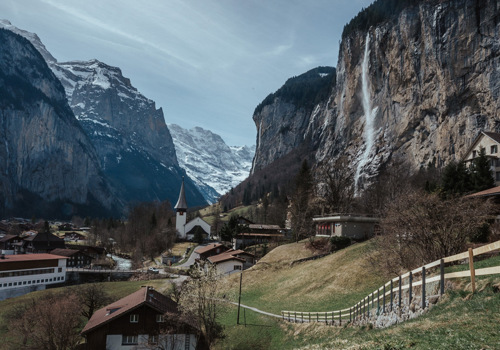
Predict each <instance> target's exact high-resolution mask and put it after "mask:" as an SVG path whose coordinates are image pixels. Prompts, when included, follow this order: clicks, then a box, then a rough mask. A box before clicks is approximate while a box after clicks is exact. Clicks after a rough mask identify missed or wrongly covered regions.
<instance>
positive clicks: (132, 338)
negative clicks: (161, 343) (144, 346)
mask: <svg viewBox="0 0 500 350" xmlns="http://www.w3.org/2000/svg"><path fill="white" fill-rule="evenodd" d="M137 344H139V340H138V337H137V335H122V345H137Z"/></svg>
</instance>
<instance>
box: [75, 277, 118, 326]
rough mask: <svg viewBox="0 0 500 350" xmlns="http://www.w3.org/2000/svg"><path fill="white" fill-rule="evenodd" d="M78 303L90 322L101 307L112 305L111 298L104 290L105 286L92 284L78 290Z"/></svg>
mask: <svg viewBox="0 0 500 350" xmlns="http://www.w3.org/2000/svg"><path fill="white" fill-rule="evenodd" d="M76 295H77V297H78V301H79V303H80V305H81V314H82V316H84V317H86V318H87V319H88V320H90V318H91V317H92V315H93V314H94V312H95V311H96V310H98V309H100V308H101V307H104V306H106V305H108V304H109V303H111V301H112V300H111V297H110V296H109V294H108V293H107V292H106V291H105V290H104V286H103V285H102V284H100V283H90V284H85V285H83V286H79V287H78V289H77V290H76Z"/></svg>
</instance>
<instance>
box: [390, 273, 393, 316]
mask: <svg viewBox="0 0 500 350" xmlns="http://www.w3.org/2000/svg"><path fill="white" fill-rule="evenodd" d="M392 302H393V295H392V280H391V309H390V310H391V311H392Z"/></svg>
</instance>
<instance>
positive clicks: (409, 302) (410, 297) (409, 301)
mask: <svg viewBox="0 0 500 350" xmlns="http://www.w3.org/2000/svg"><path fill="white" fill-rule="evenodd" d="M412 282H413V274H412V273H411V271H410V281H409V283H410V289H409V291H410V295H409V296H408V306H410V304H411V299H412V287H411V284H412Z"/></svg>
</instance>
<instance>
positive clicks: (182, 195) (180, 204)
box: [174, 176, 188, 212]
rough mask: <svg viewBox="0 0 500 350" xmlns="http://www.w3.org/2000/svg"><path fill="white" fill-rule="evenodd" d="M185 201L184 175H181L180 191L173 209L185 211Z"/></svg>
mask: <svg viewBox="0 0 500 350" xmlns="http://www.w3.org/2000/svg"><path fill="white" fill-rule="evenodd" d="M187 208H188V206H187V202H186V193H185V191H184V176H183V177H182V185H181V192H180V193H179V199H178V200H177V204H176V205H175V207H174V209H175V210H176V211H177V212H180V211H182V212H185V211H186V210H187Z"/></svg>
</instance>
